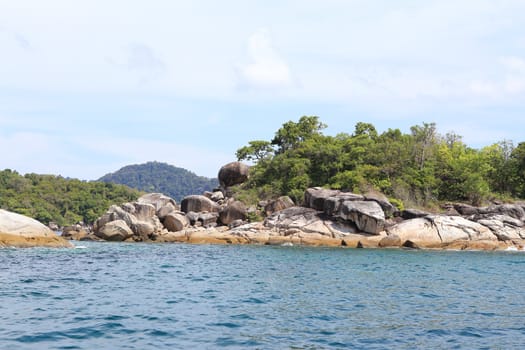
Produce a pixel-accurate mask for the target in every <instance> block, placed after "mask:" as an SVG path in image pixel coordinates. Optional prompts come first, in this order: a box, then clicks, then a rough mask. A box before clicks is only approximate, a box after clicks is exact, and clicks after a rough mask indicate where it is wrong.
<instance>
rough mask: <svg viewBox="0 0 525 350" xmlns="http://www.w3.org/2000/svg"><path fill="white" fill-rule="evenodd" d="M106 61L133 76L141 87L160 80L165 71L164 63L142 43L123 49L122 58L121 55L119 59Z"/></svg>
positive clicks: (109, 58)
mask: <svg viewBox="0 0 525 350" xmlns="http://www.w3.org/2000/svg"><path fill="white" fill-rule="evenodd" d="M106 61H107V62H108V63H109V64H111V65H113V66H116V67H120V68H124V69H125V70H127V71H129V72H131V73H133V74H135V75H136V76H137V78H138V82H139V84H141V85H143V84H147V83H149V82H151V81H153V80H156V79H158V78H161V77H162V75H163V74H165V73H166V71H167V65H166V63H165V62H164V61H163V60H162V59H160V57H159V56H158V55H157V54H156V52H155V51H154V50H153V48H151V47H149V46H148V45H145V44H142V43H133V44H130V45H128V46H127V47H126V48H125V50H124V52H123V56H122V54H121V57H119V58H111V57H108V58H107V59H106Z"/></svg>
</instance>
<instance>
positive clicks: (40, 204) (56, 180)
mask: <svg viewBox="0 0 525 350" xmlns="http://www.w3.org/2000/svg"><path fill="white" fill-rule="evenodd" d="M140 194H141V193H140V192H139V191H137V190H134V189H131V188H129V187H126V186H122V185H114V184H111V183H103V182H86V181H80V180H76V179H66V178H63V177H61V176H54V175H37V174H26V175H25V176H22V175H20V174H18V173H17V172H16V171H12V170H9V169H6V170H3V171H0V208H1V209H6V210H9V211H13V212H16V213H19V214H23V215H27V216H29V217H32V218H34V219H37V220H38V221H40V222H42V223H44V224H48V223H49V222H51V221H54V222H56V223H57V224H58V225H60V226H64V225H70V224H74V223H76V222H79V221H83V222H85V223H92V222H93V221H94V220H96V219H97V218H98V217H100V216H101V215H102V214H103V213H104V212H106V210H107V209H108V208H109V207H110V206H111V205H112V204H119V203H124V202H129V201H133V200H136V199H137V198H138V197H139V196H140Z"/></svg>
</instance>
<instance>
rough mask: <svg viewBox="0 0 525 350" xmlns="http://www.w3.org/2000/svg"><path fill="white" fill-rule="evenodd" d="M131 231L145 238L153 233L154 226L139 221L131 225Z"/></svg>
mask: <svg viewBox="0 0 525 350" xmlns="http://www.w3.org/2000/svg"><path fill="white" fill-rule="evenodd" d="M132 231H133V234H134V235H135V236H138V237H140V238H141V239H142V240H145V239H146V240H147V239H148V238H151V236H152V235H153V234H154V233H155V231H156V227H155V226H154V225H153V224H151V223H149V222H144V221H139V222H137V223H136V224H135V225H134V226H133V227H132Z"/></svg>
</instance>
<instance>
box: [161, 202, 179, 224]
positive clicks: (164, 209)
mask: <svg viewBox="0 0 525 350" xmlns="http://www.w3.org/2000/svg"><path fill="white" fill-rule="evenodd" d="M177 210H178V209H177V207H176V206H174V205H173V204H171V203H168V204H166V205H164V206H163V207H162V208H160V209H159V210H157V216H158V218H159V219H160V220H164V218H165V217H166V216H167V215H168V214H171V213H173V212H175V211H177Z"/></svg>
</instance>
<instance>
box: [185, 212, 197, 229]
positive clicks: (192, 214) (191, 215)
mask: <svg viewBox="0 0 525 350" xmlns="http://www.w3.org/2000/svg"><path fill="white" fill-rule="evenodd" d="M186 218H187V219H188V221H189V222H190V225H192V226H193V225H195V224H196V223H197V221H198V220H199V213H196V212H194V211H190V212H189V213H186Z"/></svg>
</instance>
